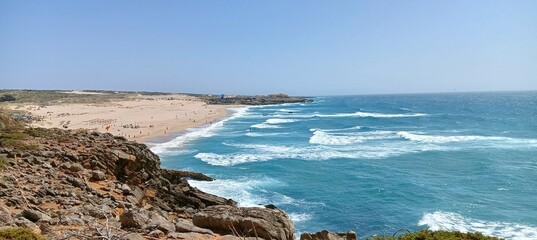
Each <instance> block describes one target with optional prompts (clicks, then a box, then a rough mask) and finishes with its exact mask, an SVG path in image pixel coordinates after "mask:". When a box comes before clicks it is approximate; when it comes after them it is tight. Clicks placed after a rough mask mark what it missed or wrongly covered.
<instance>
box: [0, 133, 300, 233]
mask: <svg viewBox="0 0 537 240" xmlns="http://www.w3.org/2000/svg"><path fill="white" fill-rule="evenodd" d="M24 131H27V132H28V134H29V135H31V136H32V137H31V138H29V139H26V140H25V141H27V142H28V143H31V144H33V145H36V146H37V147H38V148H37V149H38V150H27V151H17V150H14V149H9V148H0V157H3V158H4V159H7V161H6V164H5V166H3V168H2V169H0V228H7V227H17V226H19V227H26V228H29V229H31V230H32V231H34V232H36V233H39V234H42V235H43V236H45V237H47V238H50V239H89V238H101V239H148V238H149V239H215V238H218V239H250V238H251V239H254V238H255V237H259V238H264V239H293V238H294V226H293V223H292V222H291V221H290V220H289V218H288V216H287V214H286V213H285V212H283V211H281V210H279V209H277V208H270V209H269V208H238V207H236V204H235V202H234V201H232V200H230V199H224V198H221V197H218V196H214V195H211V194H208V193H204V192H202V191H200V190H198V189H196V188H194V187H191V186H190V185H189V184H188V182H187V180H186V179H187V178H191V179H197V180H207V181H210V180H212V179H211V178H210V177H207V176H205V175H203V174H200V173H191V172H185V171H176V170H166V169H161V168H160V160H159V158H158V156H157V155H155V154H153V153H152V152H151V151H150V150H149V149H148V147H147V146H145V145H143V144H138V143H136V142H132V141H128V140H126V139H125V138H123V137H117V136H116V137H114V136H112V135H111V134H103V133H97V132H88V131H82V130H77V131H72V130H71V131H67V130H61V129H26V130H24ZM36 132H38V133H39V134H36ZM0 146H1V145H0Z"/></svg>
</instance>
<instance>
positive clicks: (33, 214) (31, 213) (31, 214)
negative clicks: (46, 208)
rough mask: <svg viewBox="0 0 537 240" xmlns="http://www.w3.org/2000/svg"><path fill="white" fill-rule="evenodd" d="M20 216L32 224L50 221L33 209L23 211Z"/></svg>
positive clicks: (46, 216) (45, 215)
mask: <svg viewBox="0 0 537 240" xmlns="http://www.w3.org/2000/svg"><path fill="white" fill-rule="evenodd" d="M21 215H22V216H23V217H25V218H26V219H28V220H30V221H32V222H37V221H39V220H42V221H50V220H51V219H52V218H50V217H49V216H48V215H47V214H44V213H42V212H39V211H37V210H33V209H24V210H23V211H22V213H21Z"/></svg>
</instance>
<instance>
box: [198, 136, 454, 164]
mask: <svg viewBox="0 0 537 240" xmlns="http://www.w3.org/2000/svg"><path fill="white" fill-rule="evenodd" d="M393 136H395V135H393ZM224 144H225V145H228V146H232V147H237V148H242V149H243V150H239V151H240V152H241V153H230V154H216V153H198V154H197V155H196V156H195V157H196V158H198V159H200V160H201V161H204V162H207V163H209V164H211V165H217V166H233V165H237V164H242V163H247V162H261V161H269V160H272V159H301V160H313V161H319V160H328V159H335V158H347V159H359V158H385V157H390V156H397V155H401V154H405V153H412V152H420V151H442V150H445V148H446V147H444V146H436V145H430V144H419V145H418V144H410V143H408V142H403V141H401V142H399V143H393V144H391V145H386V144H373V145H371V144H354V145H317V144H316V145H297V146H293V147H287V146H277V145H264V144H233V143H231V144H230V143H224Z"/></svg>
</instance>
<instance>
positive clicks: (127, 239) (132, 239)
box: [122, 233, 145, 240]
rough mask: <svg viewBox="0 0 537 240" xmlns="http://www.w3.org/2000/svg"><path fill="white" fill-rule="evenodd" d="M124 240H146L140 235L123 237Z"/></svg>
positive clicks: (133, 234) (131, 234) (130, 234)
mask: <svg viewBox="0 0 537 240" xmlns="http://www.w3.org/2000/svg"><path fill="white" fill-rule="evenodd" d="M122 239H124V240H144V239H145V238H144V237H142V235H140V234H138V233H129V234H127V235H125V236H123V238H122Z"/></svg>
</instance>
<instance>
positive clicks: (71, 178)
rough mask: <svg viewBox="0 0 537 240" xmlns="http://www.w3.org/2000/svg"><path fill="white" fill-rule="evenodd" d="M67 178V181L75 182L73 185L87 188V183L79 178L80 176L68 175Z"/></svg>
mask: <svg viewBox="0 0 537 240" xmlns="http://www.w3.org/2000/svg"><path fill="white" fill-rule="evenodd" d="M65 180H67V182H69V183H71V184H73V186H75V187H78V188H86V183H85V182H84V181H82V180H80V179H78V178H75V177H71V176H67V177H66V178H65Z"/></svg>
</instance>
